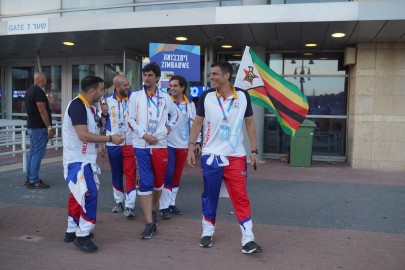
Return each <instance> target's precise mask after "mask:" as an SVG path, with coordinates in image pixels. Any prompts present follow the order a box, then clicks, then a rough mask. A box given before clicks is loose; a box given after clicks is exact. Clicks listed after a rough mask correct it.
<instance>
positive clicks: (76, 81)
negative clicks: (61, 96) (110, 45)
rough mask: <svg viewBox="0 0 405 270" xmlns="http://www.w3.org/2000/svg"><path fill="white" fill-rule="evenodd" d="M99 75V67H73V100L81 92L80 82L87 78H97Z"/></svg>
mask: <svg viewBox="0 0 405 270" xmlns="http://www.w3.org/2000/svg"><path fill="white" fill-rule="evenodd" d="M97 74H98V66H97V65H88V64H86V65H72V98H75V97H76V96H77V95H78V94H79V92H80V82H81V81H82V80H83V79H84V77H86V76H96V75H97Z"/></svg>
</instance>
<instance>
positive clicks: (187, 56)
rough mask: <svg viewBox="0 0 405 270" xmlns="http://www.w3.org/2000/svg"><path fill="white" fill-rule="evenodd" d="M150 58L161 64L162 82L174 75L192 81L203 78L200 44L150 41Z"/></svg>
mask: <svg viewBox="0 0 405 270" xmlns="http://www.w3.org/2000/svg"><path fill="white" fill-rule="evenodd" d="M149 58H150V61H151V62H156V63H157V64H158V65H159V66H160V69H161V70H162V76H161V78H160V80H161V82H164V81H168V80H170V78H171V77H172V76H173V75H181V76H183V77H184V78H186V80H187V81H192V82H199V81H200V79H201V78H200V77H201V72H200V70H201V68H200V65H201V60H200V46H194V45H180V44H164V43H149Z"/></svg>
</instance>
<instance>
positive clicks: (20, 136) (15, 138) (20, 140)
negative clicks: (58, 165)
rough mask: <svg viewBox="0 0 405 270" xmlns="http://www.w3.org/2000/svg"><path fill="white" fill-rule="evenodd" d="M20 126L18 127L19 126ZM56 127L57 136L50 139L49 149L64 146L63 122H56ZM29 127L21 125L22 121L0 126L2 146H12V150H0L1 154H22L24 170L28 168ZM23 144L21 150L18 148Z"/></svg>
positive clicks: (0, 145)
mask: <svg viewBox="0 0 405 270" xmlns="http://www.w3.org/2000/svg"><path fill="white" fill-rule="evenodd" d="M17 126H18V127H17ZM53 127H54V129H55V136H54V138H53V139H52V140H49V141H48V144H47V147H46V148H47V149H56V150H58V148H59V147H62V136H59V134H61V133H60V130H59V129H61V128H62V123H61V122H56V123H55V124H54V125H53ZM26 137H27V127H26V125H25V124H24V125H21V123H14V124H13V123H12V122H11V121H10V123H7V122H6V123H2V125H1V128H0V147H6V148H8V147H9V146H12V150H11V151H3V152H0V156H8V155H13V156H15V155H16V154H22V157H23V171H24V172H25V171H26V170H27V168H26V166H27V165H26V164H27V152H28V151H29V149H27V144H28V143H29V139H28V140H27V138H26ZM17 145H21V150H16V146H17Z"/></svg>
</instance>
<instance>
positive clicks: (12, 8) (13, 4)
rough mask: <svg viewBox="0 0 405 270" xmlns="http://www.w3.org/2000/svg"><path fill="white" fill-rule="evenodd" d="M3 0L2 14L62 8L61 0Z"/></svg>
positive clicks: (0, 5)
mask: <svg viewBox="0 0 405 270" xmlns="http://www.w3.org/2000/svg"><path fill="white" fill-rule="evenodd" d="M40 3H41V4H39V2H38V1H32V0H18V1H15V0H1V1H0V10H1V15H11V14H21V13H33V12H41V11H48V10H57V9H59V8H60V2H59V1H55V0H41V2H40Z"/></svg>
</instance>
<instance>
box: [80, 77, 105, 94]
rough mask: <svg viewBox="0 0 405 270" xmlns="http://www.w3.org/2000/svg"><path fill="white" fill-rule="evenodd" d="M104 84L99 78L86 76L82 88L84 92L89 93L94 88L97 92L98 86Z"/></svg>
mask: <svg viewBox="0 0 405 270" xmlns="http://www.w3.org/2000/svg"><path fill="white" fill-rule="evenodd" d="M102 82H104V80H103V79H101V78H100V77H97V76H86V77H84V79H83V80H82V81H81V83H80V86H81V88H82V92H87V91H89V90H90V89H91V88H94V89H96V90H97V87H98V84H99V83H102Z"/></svg>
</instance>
